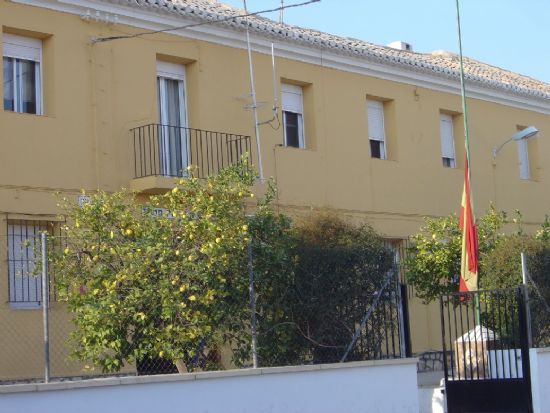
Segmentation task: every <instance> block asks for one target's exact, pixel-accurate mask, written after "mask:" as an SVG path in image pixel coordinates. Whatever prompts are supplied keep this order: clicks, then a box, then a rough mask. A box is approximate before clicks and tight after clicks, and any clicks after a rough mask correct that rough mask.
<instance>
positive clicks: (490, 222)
mask: <svg viewBox="0 0 550 413" xmlns="http://www.w3.org/2000/svg"><path fill="white" fill-rule="evenodd" d="M506 222H507V220H506V214H505V213H503V212H498V211H496V210H495V209H494V208H491V209H490V210H489V211H488V212H487V213H486V214H485V215H484V216H482V217H480V218H478V220H477V231H478V243H479V256H480V259H482V257H483V256H484V255H485V254H486V253H487V252H489V251H491V250H492V249H493V248H494V246H495V245H496V244H498V242H499V240H500V239H501V238H502V237H503V236H504V234H503V233H501V232H500V231H501V229H502V226H503V225H504V224H505V223H506ZM411 241H412V246H411V248H410V250H409V259H408V260H407V280H408V282H409V283H410V284H411V285H413V286H414V288H415V291H416V294H417V296H418V297H419V298H421V299H422V300H423V301H424V302H425V303H428V302H430V301H433V300H435V299H437V298H438V297H439V296H440V295H441V294H448V293H452V292H456V291H457V289H458V279H459V276H460V253H461V248H462V233H461V231H460V229H459V227H458V217H457V216H456V215H449V216H446V217H442V218H426V220H425V224H424V226H423V227H422V228H421V229H420V231H419V232H418V233H417V234H415V235H413V236H411ZM479 276H480V278H481V277H482V276H483V269H481V271H480V274H479Z"/></svg>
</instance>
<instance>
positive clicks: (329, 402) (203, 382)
mask: <svg viewBox="0 0 550 413" xmlns="http://www.w3.org/2000/svg"><path fill="white" fill-rule="evenodd" d="M416 362H417V360H416V359H395V360H384V361H364V362H351V363H344V364H325V365H315V366H296V367H276V368H265V369H264V368H261V369H255V370H253V369H247V370H230V371H221V372H205V373H196V374H193V373H190V374H182V375H163V376H141V377H124V378H106V379H94V380H85V381H77V382H58V383H50V384H19V385H7V386H0V412H25V413H34V412H37V413H73V412H78V413H96V412H99V413H110V412H113V413H115V412H116V413H125V412H128V413H139V412H159V413H160V412H200V413H294V412H296V413H298V412H299V413H309V412H311V413H336V412H346V413H355V412H358V413H359V412H364V413H366V412H369V413H378V412H380V413H393V412H395V413H398V412H399V413H408V412H411V413H413V412H414V413H418V387H417V378H416Z"/></svg>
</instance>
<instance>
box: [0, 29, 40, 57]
mask: <svg viewBox="0 0 550 413" xmlns="http://www.w3.org/2000/svg"><path fill="white" fill-rule="evenodd" d="M2 43H3V45H2V46H3V49H4V50H3V55H4V56H5V57H14V58H16V59H25V60H32V61H35V62H40V61H41V60H42V40H40V39H33V38H31V37H23V36H16V35H15V34H9V33H3V34H2Z"/></svg>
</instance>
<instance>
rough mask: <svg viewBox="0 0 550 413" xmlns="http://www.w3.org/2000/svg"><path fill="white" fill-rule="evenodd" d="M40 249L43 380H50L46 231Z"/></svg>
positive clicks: (47, 381)
mask: <svg viewBox="0 0 550 413" xmlns="http://www.w3.org/2000/svg"><path fill="white" fill-rule="evenodd" d="M40 239H41V250H42V321H43V325H44V382H45V383H49V381H50V330H49V319H48V309H49V302H50V293H49V288H48V257H47V255H46V253H47V248H46V242H47V238H46V233H45V232H42V233H41V234H40Z"/></svg>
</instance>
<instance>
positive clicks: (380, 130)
mask: <svg viewBox="0 0 550 413" xmlns="http://www.w3.org/2000/svg"><path fill="white" fill-rule="evenodd" d="M367 121H368V128H369V139H372V140H376V141H381V142H384V104H383V103H382V102H378V101H376V100H368V101H367Z"/></svg>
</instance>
